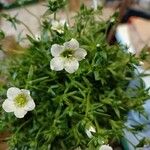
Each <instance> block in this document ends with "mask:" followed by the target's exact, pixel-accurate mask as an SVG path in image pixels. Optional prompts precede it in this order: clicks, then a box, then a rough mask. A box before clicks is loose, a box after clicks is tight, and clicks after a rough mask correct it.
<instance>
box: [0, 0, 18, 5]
mask: <svg viewBox="0 0 150 150" xmlns="http://www.w3.org/2000/svg"><path fill="white" fill-rule="evenodd" d="M15 1H16V0H0V3H2V4H3V5H4V6H9V5H11V4H12V3H14V2H15Z"/></svg>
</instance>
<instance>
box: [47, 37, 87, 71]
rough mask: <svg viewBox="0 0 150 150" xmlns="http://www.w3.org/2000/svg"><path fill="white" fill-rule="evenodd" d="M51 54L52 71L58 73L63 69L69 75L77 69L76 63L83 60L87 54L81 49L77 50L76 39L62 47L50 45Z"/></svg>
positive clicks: (77, 64)
mask: <svg viewBox="0 0 150 150" xmlns="http://www.w3.org/2000/svg"><path fill="white" fill-rule="evenodd" d="M51 54H52V56H53V57H54V58H52V60H51V61H50V67H51V69H52V70H55V71H60V70H63V69H65V70H66V71H67V72H69V73H74V72H75V71H76V70H77V69H78V67H79V62H78V61H81V60H82V59H84V58H85V56H86V55H87V52H86V51H85V50H84V49H83V48H79V43H78V41H77V40H76V39H71V40H70V41H68V42H65V43H64V44H63V45H58V44H54V45H52V47H51Z"/></svg>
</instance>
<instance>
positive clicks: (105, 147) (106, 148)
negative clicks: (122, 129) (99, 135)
mask: <svg viewBox="0 0 150 150" xmlns="http://www.w3.org/2000/svg"><path fill="white" fill-rule="evenodd" d="M99 150H113V149H112V147H111V146H109V145H102V146H101V147H100V148H99Z"/></svg>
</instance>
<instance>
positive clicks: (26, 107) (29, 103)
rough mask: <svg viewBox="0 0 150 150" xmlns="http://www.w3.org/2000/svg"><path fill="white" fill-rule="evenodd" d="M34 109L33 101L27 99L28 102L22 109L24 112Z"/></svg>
mask: <svg viewBox="0 0 150 150" xmlns="http://www.w3.org/2000/svg"><path fill="white" fill-rule="evenodd" d="M34 108H35V103H34V100H33V99H32V98H31V97H29V100H28V103H27V104H26V106H25V107H24V109H25V110H26V111H31V110H33V109H34Z"/></svg>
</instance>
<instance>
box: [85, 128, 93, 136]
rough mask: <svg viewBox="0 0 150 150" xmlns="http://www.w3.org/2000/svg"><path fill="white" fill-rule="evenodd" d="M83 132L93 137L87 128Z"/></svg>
mask: <svg viewBox="0 0 150 150" xmlns="http://www.w3.org/2000/svg"><path fill="white" fill-rule="evenodd" d="M85 132H86V134H87V136H88V137H89V138H92V137H93V135H92V133H91V132H90V131H89V130H87V129H86V130H85Z"/></svg>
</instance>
